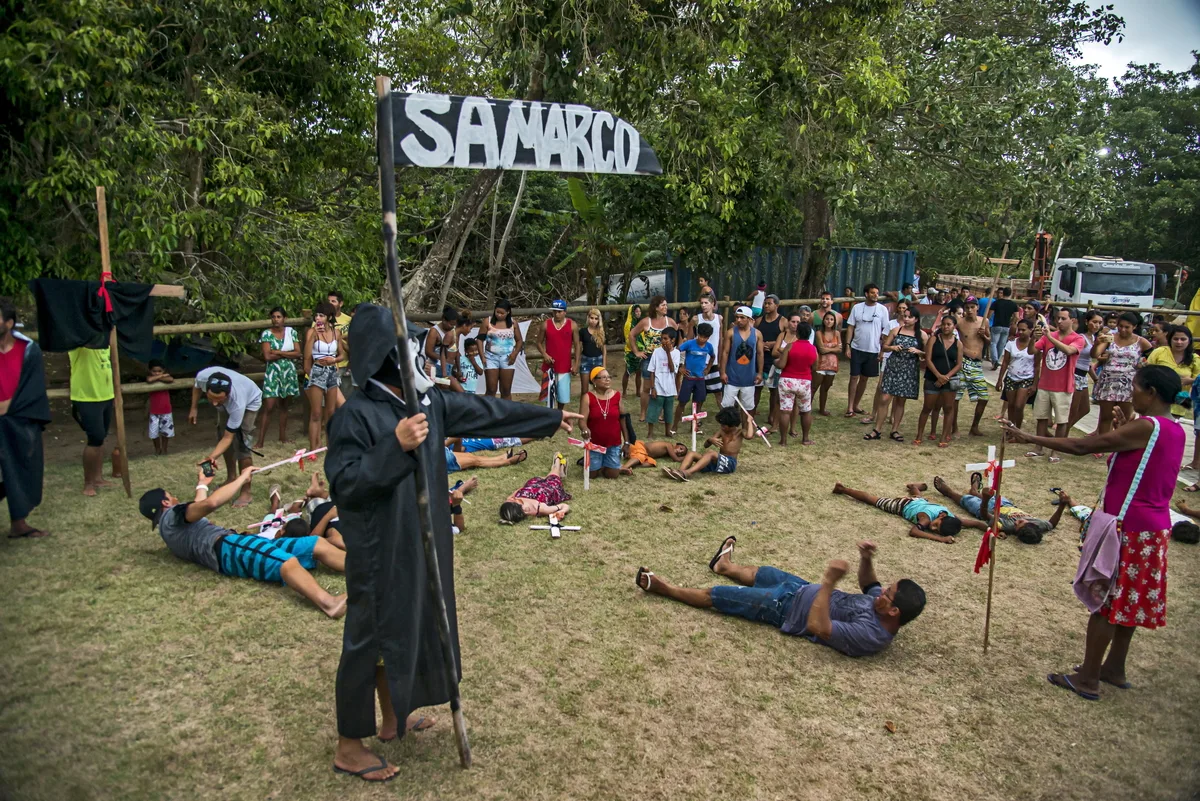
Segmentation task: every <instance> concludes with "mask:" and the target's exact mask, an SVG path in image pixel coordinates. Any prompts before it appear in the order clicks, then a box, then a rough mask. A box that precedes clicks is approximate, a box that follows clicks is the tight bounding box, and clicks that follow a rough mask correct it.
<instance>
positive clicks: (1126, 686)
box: [1071, 665, 1133, 690]
mask: <svg viewBox="0 0 1200 801" xmlns="http://www.w3.org/2000/svg"><path fill="white" fill-rule="evenodd" d="M1081 667H1083V665H1076V666H1075V667H1073V668H1071V670H1074V671H1075V672H1076V673H1078V672H1079V669H1080V668H1081ZM1100 681H1102V682H1104V683H1105V684H1108V685H1111V686H1113V687H1116V688H1117V689H1118V690H1132V689H1133V685H1132V684H1130V683H1129V682H1127V681H1123V682H1121V683H1120V684H1117V683H1116V682H1115V681H1109V680H1108V679H1106V678H1104V677H1103V676H1101V677H1100Z"/></svg>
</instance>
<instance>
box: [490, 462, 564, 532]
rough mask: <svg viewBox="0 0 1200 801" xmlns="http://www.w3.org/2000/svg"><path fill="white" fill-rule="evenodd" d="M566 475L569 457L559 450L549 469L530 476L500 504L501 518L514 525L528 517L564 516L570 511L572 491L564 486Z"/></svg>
mask: <svg viewBox="0 0 1200 801" xmlns="http://www.w3.org/2000/svg"><path fill="white" fill-rule="evenodd" d="M566 477H567V460H566V457H564V456H563V455H562V454H561V453H556V454H554V461H553V462H551V463H550V472H549V473H547V474H546V475H545V476H534V477H533V478H531V479H529V480H528V481H526V482H525V485H524V486H523V487H521V488H520V489H519V490H517V491H516V492H514V493H513V494H512V495H509V496H508V498H506V499H505V501H504V503H502V504H500V522H501V523H505V524H507V525H510V526H513V525H516V524H517V523H520V522H521V521H522V520H524V519H525V518H527V517H550V516H555V517H557V518H558V519H559V520H562V519H563V518H564V517H566V515H567V513H568V512H570V511H571V507H570V506H568V505H567V501H569V500H571V495H570V494H569V493H568V492H567V489H566V487H565V486H563V479H565V478H566Z"/></svg>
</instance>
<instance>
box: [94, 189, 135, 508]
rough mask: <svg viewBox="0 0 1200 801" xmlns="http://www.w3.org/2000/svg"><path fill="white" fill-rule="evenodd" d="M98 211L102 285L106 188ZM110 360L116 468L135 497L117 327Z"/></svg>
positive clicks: (106, 273)
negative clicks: (131, 479)
mask: <svg viewBox="0 0 1200 801" xmlns="http://www.w3.org/2000/svg"><path fill="white" fill-rule="evenodd" d="M96 210H97V212H98V213H99V217H100V271H101V272H100V285H101V286H103V285H104V284H105V283H106V281H111V280H112V264H111V262H110V261H109V255H108V207H107V204H106V203H105V201H104V187H103V186H97V187H96ZM108 358H109V361H110V362H112V375H113V413H114V414H115V416H116V418H117V454H118V456H117V458H116V459H115V460H114V464H115V466H118V467H120V468H121V483H122V484H124V485H125V495H126V497H129V498H132V497H133V488H132V487H130V485H129V451H128V449H126V447H125V398H124V396H123V395H122V394H121V356H120V354H119V352H118V348H117V327H116V325H113V327H112V328H111V329H109V332H108Z"/></svg>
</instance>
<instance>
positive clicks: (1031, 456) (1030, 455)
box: [1025, 451, 1042, 459]
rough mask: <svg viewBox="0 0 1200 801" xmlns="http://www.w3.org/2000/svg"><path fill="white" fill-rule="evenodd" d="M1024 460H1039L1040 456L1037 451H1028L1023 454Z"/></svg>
mask: <svg viewBox="0 0 1200 801" xmlns="http://www.w3.org/2000/svg"><path fill="white" fill-rule="evenodd" d="M1025 458H1026V459H1041V458H1042V454H1040V453H1038V452H1037V451H1028V452H1027V453H1026V454H1025Z"/></svg>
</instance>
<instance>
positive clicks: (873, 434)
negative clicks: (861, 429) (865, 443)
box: [863, 428, 883, 440]
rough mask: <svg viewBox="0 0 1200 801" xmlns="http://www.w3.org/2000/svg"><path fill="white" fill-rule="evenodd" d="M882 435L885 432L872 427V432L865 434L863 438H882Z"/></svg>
mask: <svg viewBox="0 0 1200 801" xmlns="http://www.w3.org/2000/svg"><path fill="white" fill-rule="evenodd" d="M882 436H883V434H882V433H881V432H880V431H879V429H877V428H872V429H871V433H869V434H863V439H870V440H876V439H880V438H881V437H882Z"/></svg>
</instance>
